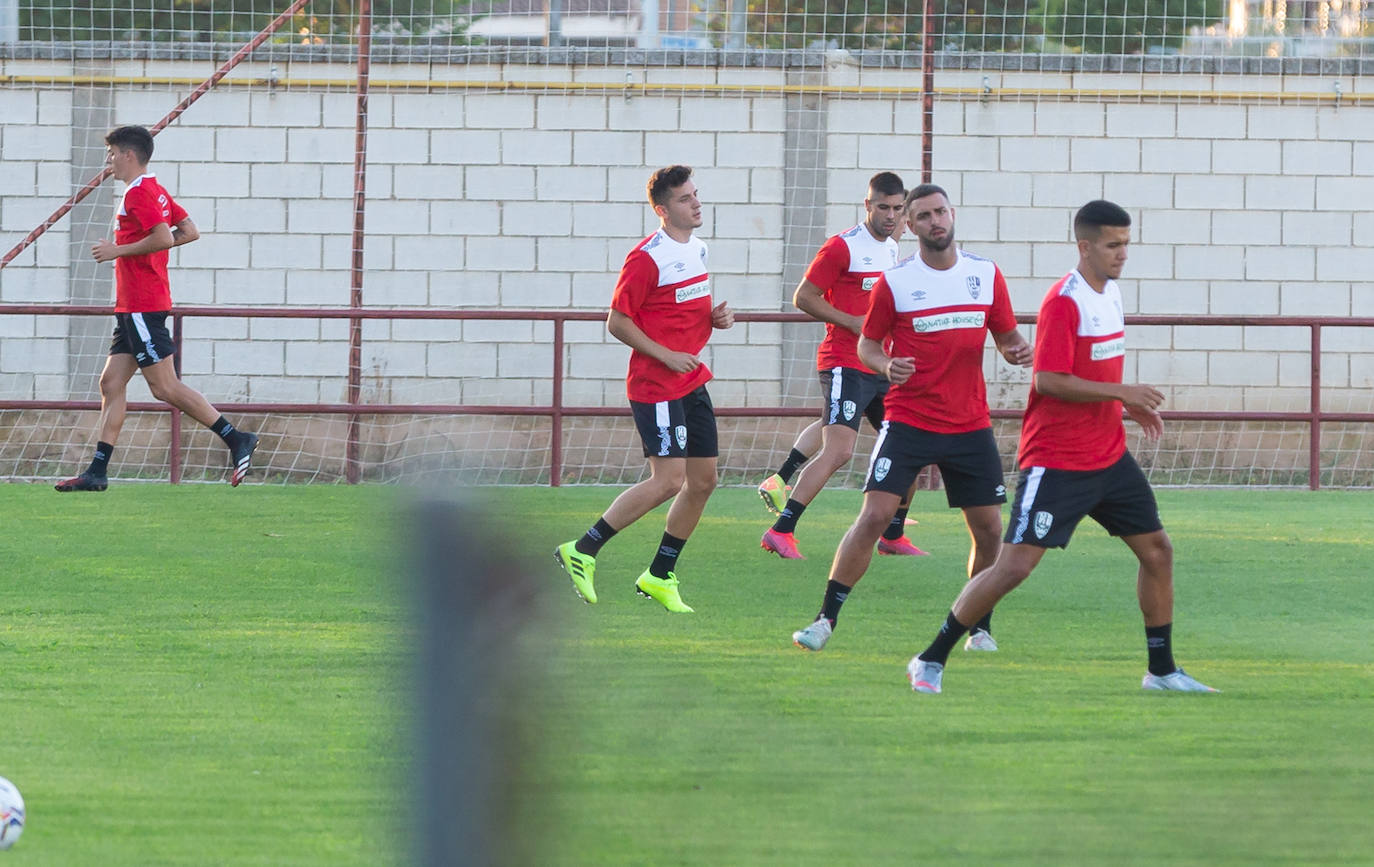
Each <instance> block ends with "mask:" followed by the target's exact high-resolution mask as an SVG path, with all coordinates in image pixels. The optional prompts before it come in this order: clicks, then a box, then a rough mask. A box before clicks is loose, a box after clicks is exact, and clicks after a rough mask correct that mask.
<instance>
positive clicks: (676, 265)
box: [673, 262, 687, 271]
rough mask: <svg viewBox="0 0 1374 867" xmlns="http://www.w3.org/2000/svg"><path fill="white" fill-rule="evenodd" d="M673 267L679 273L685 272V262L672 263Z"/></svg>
mask: <svg viewBox="0 0 1374 867" xmlns="http://www.w3.org/2000/svg"><path fill="white" fill-rule="evenodd" d="M673 267H674V268H676V269H677V270H679V271H683V270H685V269H686V268H687V263H686V262H674V263H673Z"/></svg>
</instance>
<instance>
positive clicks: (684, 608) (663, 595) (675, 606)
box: [635, 569, 696, 614]
mask: <svg viewBox="0 0 1374 867" xmlns="http://www.w3.org/2000/svg"><path fill="white" fill-rule="evenodd" d="M635 592H636V593H638V594H639V595H640V596H647V597H649V598H650V599H656V600H658V603H659V604H660V605H662V606H663V607H664V608H667V609H668V610H669V611H672V612H674V613H677V614H691V613H692V612H694V611H695V610H696V609H694V608H693V607H692V606H690V605H688V604H687V603H686V602H683V601H682V597H681V596H679V595H678V592H677V576H676V575H674V574H673V573H672V572H669V573H668V577H667V578H655V577H654V576H653V575H650V574H649V570H648V569H645V570H644V574H643V575H640V576H639V578H638V580H636V581H635Z"/></svg>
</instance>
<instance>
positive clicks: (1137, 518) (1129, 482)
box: [1006, 452, 1164, 548]
mask: <svg viewBox="0 0 1374 867" xmlns="http://www.w3.org/2000/svg"><path fill="white" fill-rule="evenodd" d="M1084 515H1087V516H1088V517H1090V518H1092V519H1093V520H1094V521H1096V522H1097V523H1099V524H1101V525H1102V526H1103V528H1105V529H1106V531H1107V532H1108V533H1110V534H1112V535H1113V536H1138V535H1140V534H1141V533H1154V532H1156V531H1158V530H1163V529H1164V525H1163V524H1162V523H1160V520H1159V505H1158V504H1157V503H1155V492H1154V490H1153V489H1152V488H1151V487H1150V482H1149V480H1147V479H1146V478H1145V474H1144V473H1143V472H1141V470H1140V465H1139V464H1137V463H1136V462H1135V458H1133V457H1131V453H1130V452H1126V453H1125V454H1123V455H1122V456H1121V458H1120V459H1119V460H1117V462H1116V463H1114V464H1112V465H1111V466H1110V467H1107V468H1106V469H1102V470H1051V469H1046V468H1045V467H1031V468H1030V469H1029V470H1022V471H1021V480H1020V482H1019V483H1018V484H1017V486H1016V500H1015V501H1014V502H1013V503H1012V505H1011V521H1010V522H1009V524H1008V526H1007V536H1006V541H1007V542H1009V543H1012V544H1025V545H1035V546H1037V547H1040V548H1067V547H1068V545H1069V537H1070V536H1072V535H1073V531H1074V528H1075V527H1077V526H1078V522H1079V521H1081V520H1083V516H1084Z"/></svg>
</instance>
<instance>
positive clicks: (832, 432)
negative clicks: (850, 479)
mask: <svg viewBox="0 0 1374 867" xmlns="http://www.w3.org/2000/svg"><path fill="white" fill-rule="evenodd" d="M858 437H859V435H858V433H857V432H856V431H854V430H851V429H850V428H849V427H847V426H845V425H842V424H828V425H825V426H824V427H823V428H822V429H821V450H820V451H819V452H818V453H817V454H816V456H815V457H814V458H812V459H811V462H810V463H809V464H807V465H806V468H805V469H803V470H802V472H801V476H800V477H799V478H798V479H797V484H796V486H795V487H794V488H793V489H792V495H791V496H790V497H789V498H788V500H787V503H786V505H784V506H783V508H782V510H781V511H780V512H779V513H778V518H777V520H776V521H774V522H773V526H772V527H770V528H769V529H768V530H766V531H764V534H763V538H762V539H761V540H760V541H759V547H761V548H763V549H764V550H765V551H771V552H773V553H774V554H777V555H778V556H779V557H782V558H783V559H784V560H800V559H803V558H802V555H801V552H800V551H799V550H798V548H797V540H796V537H795V536H794V535H793V533H794V532H795V531H796V529H797V521H799V520H800V519H801V516H802V513H803V512H805V511H806V507H807V506H808V505H810V504H811V501H812V500H814V499H815V498H816V495H817V494H819V493H820V492H821V489H822V488H824V487H825V483H826V482H827V481H829V480H830V477H831V476H832V475H834V474H835V471H836V470H838V469H839V468H840V467H842V466H844V465H845V464H847V463H849V459H850V458H851V457H853V456H854V443H855V442H856V441H857V440H858Z"/></svg>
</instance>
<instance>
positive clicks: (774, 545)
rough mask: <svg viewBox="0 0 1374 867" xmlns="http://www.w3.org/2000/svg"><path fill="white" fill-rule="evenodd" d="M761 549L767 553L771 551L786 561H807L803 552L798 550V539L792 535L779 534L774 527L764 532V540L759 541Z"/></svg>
mask: <svg viewBox="0 0 1374 867" xmlns="http://www.w3.org/2000/svg"><path fill="white" fill-rule="evenodd" d="M759 547H760V548H762V549H763V550H765V551H771V552H773V553H774V554H777V555H778V556H779V557H781V558H782V559H784V560H805V559H806V558H805V557H803V556H802V553H801V551H798V550H797V537H796V536H793V535H792V534H791V533H779V532H778V531H777V530H774V529H773V528H772V527H769V528H768V529H767V530H764V531H763V538H762V539H761V540H760V541H759Z"/></svg>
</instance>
